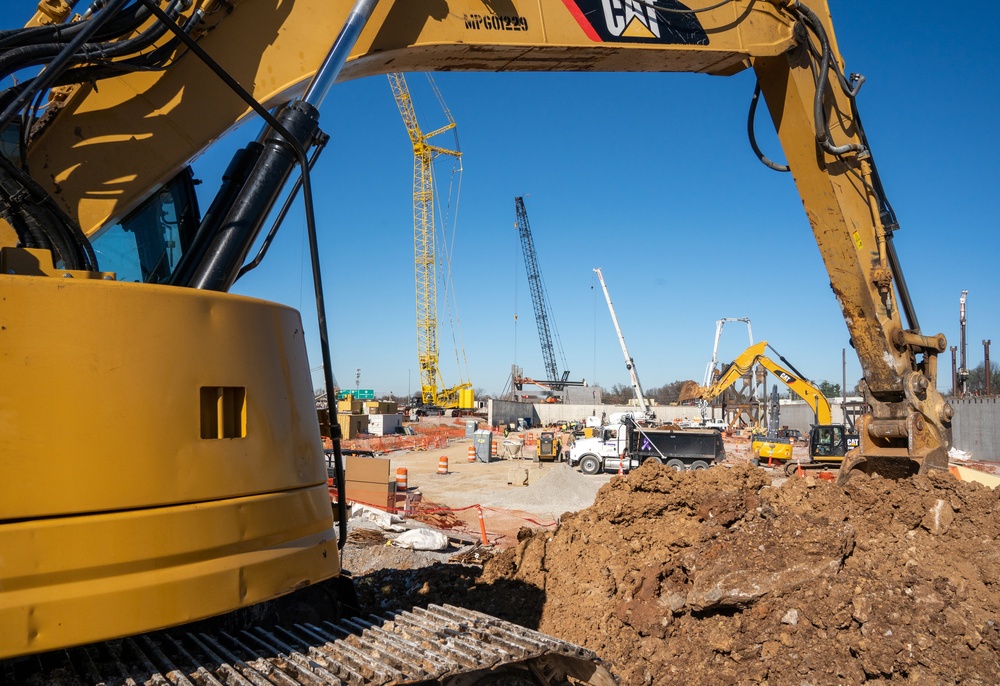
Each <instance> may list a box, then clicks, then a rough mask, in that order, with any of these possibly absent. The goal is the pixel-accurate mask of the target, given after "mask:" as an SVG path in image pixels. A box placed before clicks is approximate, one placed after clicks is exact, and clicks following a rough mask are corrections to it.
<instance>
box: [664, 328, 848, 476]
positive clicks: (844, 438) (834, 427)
mask: <svg viewBox="0 0 1000 686" xmlns="http://www.w3.org/2000/svg"><path fill="white" fill-rule="evenodd" d="M768 348H770V349H771V350H772V351H774V352H775V354H776V355H777V356H778V357H779V358H781V359H782V360H784V358H783V357H781V355H779V354H778V353H777V351H775V350H774V348H773V347H772V346H771V345H770V344H769V343H768V342H767V341H760V342H759V343H756V344H754V345H751V346H750V347H749V348H747V349H746V350H744V351H743V352H742V353H740V354H739V355H737V356H736V359H734V360H733V361H732V363H730V364H729V365H728V366H727V367H726V368H725V369H724V370H723V371H722V373H721V374H719V376H718V378H717V379H716V380H715V381H714V382H713V383H712V385H711V386H708V387H703V386H698V385H697V384H694V383H692V384H690V385H688V386H686V387H685V388H684V389H682V391H681V398H680V399H681V401H684V400H692V399H695V398H698V399H700V400H704V401H711V400H713V399H714V398H717V397H719V395H721V394H722V393H723V392H724V391H725V390H726V389H727V388H729V387H730V386H732V385H733V384H734V383H735V382H736V381H737V380H738V379H740V378H741V377H743V376H745V375H746V374H748V373H750V372H752V370H753V368H754V367H755V366H756V365H760V366H761V367H763V368H764V369H767V370H768V371H769V372H771V373H772V374H774V375H775V376H776V377H777V378H778V380H780V381H781V382H782V383H783V384H785V385H786V386H788V388H789V390H791V391H792V392H793V393H795V394H796V395H797V396H799V397H800V398H802V399H803V400H804V401H805V402H806V404H807V405H808V406H809V407H810V408H811V409H812V411H813V416H814V417H815V419H816V421H815V423H814V424H813V426H812V427H811V428H810V430H809V452H808V455H807V457H806V459H804V460H801V461H800V462H801V466H802V468H803V469H811V468H819V469H822V468H828V467H833V468H836V467H839V466H840V464H841V463H842V462H843V461H844V457H845V456H846V455H847V452H848V451H849V450H852V449H854V448H857V447H858V436H857V434H853V433H850V432H848V430H847V427H846V426H844V425H842V424H833V423H832V421H833V416H832V413H831V411H830V401H829V400H827V399H826V396H825V395H823V392H822V391H821V390H820V389H818V388H817V387H816V386H815V385H814V384H812V383H811V382H810V381H809V380H807V379H806V378H805V377H804V376H803V375H802V374H800V373H799V372H798V371H796V370H795V369H794V367H793V368H792V370H791V371H789V370H788V369H786V368H785V367H782V366H781V365H779V364H778V363H777V362H775V361H774V360H772V359H771V358H770V357H768V356H767V355H766V354H765V351H766V350H767V349H768ZM788 366H789V367H791V365H788ZM773 413H774V410H772V414H773ZM775 428H776V427H775ZM752 450H753V451H754V453H755V454H756V455H758V457H760V458H771V459H776V460H779V461H782V462H784V461H787V460H790V459H791V457H792V445H791V443H790V442H786V441H782V440H778V436H776V435H775V436H772V435H770V433H769V435H767V436H766V437H762V436H758V437H755V438H754V441H753V443H752ZM788 467H789V468H790V469H797V468H798V466H797V463H792V464H790V465H788Z"/></svg>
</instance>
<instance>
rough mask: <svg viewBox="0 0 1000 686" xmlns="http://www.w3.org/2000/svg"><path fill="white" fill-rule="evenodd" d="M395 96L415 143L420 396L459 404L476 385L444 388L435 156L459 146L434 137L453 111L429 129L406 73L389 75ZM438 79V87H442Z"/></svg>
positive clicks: (450, 152) (450, 124)
mask: <svg viewBox="0 0 1000 686" xmlns="http://www.w3.org/2000/svg"><path fill="white" fill-rule="evenodd" d="M387 76H388V79H389V86H390V87H391V88H392V95H393V98H395V100H396V106H397V107H398V108H399V114H400V116H401V117H402V118H403V125H404V126H405V127H406V132H407V134H408V135H409V136H410V143H411V144H412V145H413V265H414V278H415V281H416V302H417V363H418V365H419V368H420V398H421V401H422V402H423V404H425V405H436V406H442V407H459V406H460V392H461V391H463V390H471V388H472V385H471V384H470V383H461V384H459V385H458V386H455V387H454V388H447V389H445V388H442V386H443V384H442V383H441V370H440V366H439V358H438V340H437V334H438V322H437V302H438V295H437V250H436V245H437V243H436V241H437V229H436V227H435V209H434V201H435V191H434V159H435V158H436V157H437V156H439V155H449V156H452V157H454V158H456V159H459V158H461V156H462V153H461V152H459V151H457V150H450V149H448V148H443V147H439V146H436V145H431V144H430V143H428V140H429V139H430V138H432V137H434V136H437V135H438V134H441V133H444V132H446V131H451V130H453V129H455V127H456V124H455V120H454V118H453V117H452V116H451V112H450V111H449V110H448V109H447V107H444V105H443V101H442V107H443V109H444V112H445V115H446V116H447V119H448V123H447V124H446V125H445V126H442V127H441V128H439V129H436V130H434V131H431V132H430V133H424V132H423V131H422V130H421V128H420V124H419V122H418V121H417V114H416V111H415V110H414V108H413V98H412V96H411V95H410V89H409V87H408V86H407V85H406V79H405V78H403V75H402V74H400V73H389V74H387ZM431 83H432V87H433V88H434V89H435V94H437V95H438V98H439V100H440V95H439V94H438V92H437V89H436V86H435V85H434V84H433V81H432V82H431Z"/></svg>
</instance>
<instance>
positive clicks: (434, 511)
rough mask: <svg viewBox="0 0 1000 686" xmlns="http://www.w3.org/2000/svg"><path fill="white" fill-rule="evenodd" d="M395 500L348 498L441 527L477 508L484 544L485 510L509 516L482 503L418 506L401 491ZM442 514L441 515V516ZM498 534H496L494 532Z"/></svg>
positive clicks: (552, 524) (331, 487) (334, 494)
mask: <svg viewBox="0 0 1000 686" xmlns="http://www.w3.org/2000/svg"><path fill="white" fill-rule="evenodd" d="M328 489H329V491H330V500H331V501H336V500H337V488H336V487H335V486H334V485H333V479H330V480H329V482H328ZM389 497H390V498H392V499H393V500H394V502H395V504H394V505H393V506H387V505H388V504H387V503H366V502H363V501H360V500H348V504H349V505H367V506H369V507H374V508H377V509H379V510H384V511H386V512H390V513H392V514H399V515H405V516H408V517H411V518H413V519H416V520H418V521H424V523H425V524H431V525H433V526H435V527H437V528H441V529H455V528H458V525H459V524H464V522H463V521H462V520H461V519H457V518H455V517H453V516H451V515H453V514H454V513H456V512H465V511H467V510H473V509H474V510H477V518H478V520H479V530H480V536H481V538H482V542H483V543H484V544H487V545H488V544H489V536H488V533H487V529H486V518H485V514H484V513H485V512H493V513H495V514H501V513H502V514H503V515H505V516H510V514H511V512H510V511H509V510H501V509H499V508H495V507H483V506H482V505H478V504H476V505H468V506H467V507H440V506H434V507H420V506H419V505H420V499H419V497H418V498H417V499H411V498H410V497H409V495H407V494H403V493H397V494H392V495H390V496H389ZM442 515H443V517H442ZM518 519H521V520H523V521H526V522H530V523H531V524H534V525H535V526H538V527H541V528H543V529H547V528H555V527H557V526H558V525H559V522H558V521H552V522H542V521H538V520H537V519H534V518H533V517H526V516H520V517H518ZM494 536H498V534H494Z"/></svg>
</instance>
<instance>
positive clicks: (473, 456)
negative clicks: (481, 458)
mask: <svg viewBox="0 0 1000 686" xmlns="http://www.w3.org/2000/svg"><path fill="white" fill-rule="evenodd" d="M475 461H476V447H475V446H474V445H470V446H469V462H475Z"/></svg>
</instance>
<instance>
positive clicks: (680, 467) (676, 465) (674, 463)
mask: <svg viewBox="0 0 1000 686" xmlns="http://www.w3.org/2000/svg"><path fill="white" fill-rule="evenodd" d="M667 466H668V467H670V468H671V469H673V470H675V471H678V472H683V471H684V470H685V469H686V468H685V467H684V463H683V462H681V461H680V460H668V461H667Z"/></svg>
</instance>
